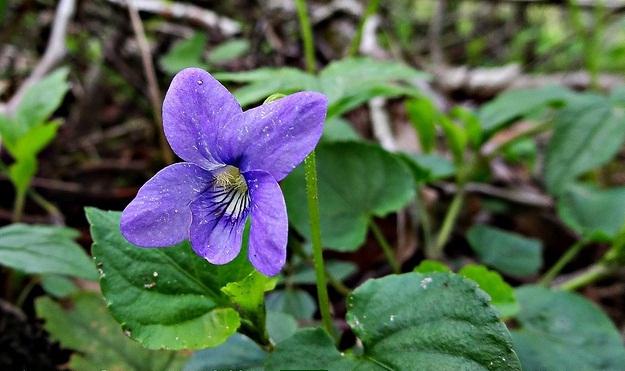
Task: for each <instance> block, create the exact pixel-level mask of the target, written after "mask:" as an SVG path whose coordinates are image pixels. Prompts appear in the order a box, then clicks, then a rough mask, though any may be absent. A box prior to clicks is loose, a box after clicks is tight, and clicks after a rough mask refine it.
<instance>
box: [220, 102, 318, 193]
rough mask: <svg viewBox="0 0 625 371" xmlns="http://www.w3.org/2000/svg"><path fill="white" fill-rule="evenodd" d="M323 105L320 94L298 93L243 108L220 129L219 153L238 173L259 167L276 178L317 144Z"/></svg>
mask: <svg viewBox="0 0 625 371" xmlns="http://www.w3.org/2000/svg"><path fill="white" fill-rule="evenodd" d="M327 108H328V101H327V99H326V97H325V96H324V95H323V94H319V93H314V92H301V93H295V94H291V95H289V96H286V97H284V98H281V99H278V100H277V101H273V102H271V103H266V104H263V105H262V106H259V107H256V108H253V109H251V110H248V111H245V112H243V113H242V114H241V115H239V116H238V117H235V118H233V119H232V120H231V121H230V122H228V124H227V125H226V127H225V129H224V130H222V131H220V133H219V139H218V146H219V147H218V148H219V150H218V151H219V155H220V157H221V159H222V160H224V162H225V163H228V164H232V165H234V166H237V167H238V168H239V169H241V171H242V172H245V171H250V170H263V171H266V172H268V173H269V174H271V175H272V176H273V178H274V179H275V180H277V181H280V180H282V179H283V178H284V177H285V176H286V175H287V174H288V173H289V172H291V171H292V170H293V169H294V168H295V167H296V166H297V165H298V164H299V163H300V162H302V160H304V158H305V157H306V156H307V155H308V154H309V153H310V152H311V151H312V150H313V149H314V148H315V146H316V145H317V142H318V141H319V138H320V137H321V134H322V132H323V121H324V119H325V115H326V111H327Z"/></svg>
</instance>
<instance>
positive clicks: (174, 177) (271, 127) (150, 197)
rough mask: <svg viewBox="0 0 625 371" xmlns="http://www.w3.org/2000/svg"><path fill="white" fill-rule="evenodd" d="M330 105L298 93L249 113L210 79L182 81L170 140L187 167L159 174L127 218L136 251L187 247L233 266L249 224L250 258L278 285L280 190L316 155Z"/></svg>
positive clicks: (201, 74) (199, 75)
mask: <svg viewBox="0 0 625 371" xmlns="http://www.w3.org/2000/svg"><path fill="white" fill-rule="evenodd" d="M326 111H327V99H326V97H325V96H324V95H322V94H319V93H314V92H300V93H295V94H291V95H288V96H285V97H283V98H281V99H279V100H277V101H273V102H271V103H265V104H263V105H261V106H259V107H256V108H253V109H250V110H247V111H245V112H243V111H242V110H241V106H240V105H239V103H238V102H237V101H236V99H235V98H234V96H233V95H232V94H230V92H228V90H227V89H226V88H224V87H223V85H221V84H220V83H219V82H218V81H217V80H215V79H214V78H213V77H212V76H211V75H210V74H209V73H208V72H206V71H203V70H201V69H197V68H188V69H185V70H183V71H181V72H180V73H178V74H177V75H176V76H175V77H174V79H173V81H172V83H171V86H170V87H169V90H168V91H167V95H166V96H165V100H164V102H163V127H164V130H165V136H166V137H167V140H168V141H169V144H170V145H171V148H172V149H173V150H174V152H176V154H177V155H178V156H179V157H180V158H182V159H183V160H184V161H186V162H182V163H177V164H173V165H170V166H167V167H166V168H164V169H162V170H161V171H159V172H158V173H157V174H156V175H155V176H154V177H152V179H150V180H148V181H147V183H145V184H144V185H143V187H141V189H139V193H138V194H137V197H136V198H135V199H134V200H132V202H131V203H130V204H129V205H128V206H127V207H126V209H125V210H124V212H123V214H122V217H121V226H120V228H121V232H122V234H123V235H124V237H125V238H126V239H127V240H128V241H129V242H131V243H133V244H135V245H138V246H140V247H164V246H171V245H174V244H177V243H179V242H182V241H184V240H187V239H188V240H190V242H191V246H192V248H193V250H194V251H195V253H196V254H197V255H199V256H201V257H203V258H204V259H206V260H208V261H209V262H211V263H213V264H226V263H228V262H230V261H232V260H233V259H234V258H235V257H236V256H237V255H238V254H239V251H240V248H241V241H242V238H243V229H244V227H245V221H246V219H247V217H248V216H250V218H251V224H250V236H249V249H248V258H249V260H250V262H251V263H252V264H253V265H254V267H256V269H258V270H259V271H260V272H262V273H264V274H266V275H269V276H273V275H275V274H277V273H278V272H279V271H280V269H281V268H282V266H283V265H284V262H285V260H286V244H287V235H288V221H287V215H286V206H285V203H284V197H283V196H282V191H281V190H280V186H279V185H278V182H279V181H280V180H282V179H283V178H284V177H285V176H287V174H289V173H290V172H291V171H292V170H293V169H294V168H295V167H296V166H297V165H298V164H299V163H301V162H302V161H303V160H304V158H305V157H306V156H307V155H308V154H309V153H310V152H311V151H312V150H313V149H314V148H315V146H316V145H317V142H318V141H319V138H320V137H321V133H322V131H323V121H324V120H325V115H326Z"/></svg>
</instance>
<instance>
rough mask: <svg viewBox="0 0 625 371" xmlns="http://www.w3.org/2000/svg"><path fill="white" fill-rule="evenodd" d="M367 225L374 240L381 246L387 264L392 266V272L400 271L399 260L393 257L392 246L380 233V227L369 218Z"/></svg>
mask: <svg viewBox="0 0 625 371" xmlns="http://www.w3.org/2000/svg"><path fill="white" fill-rule="evenodd" d="M369 227H370V228H371V231H372V232H373V236H375V239H376V241H378V245H380V247H381V248H382V251H383V252H384V256H385V257H386V260H387V261H388V264H389V265H390V266H391V268H393V272H395V273H400V272H401V267H400V265H399V262H398V261H397V259H396V258H395V253H393V248H392V247H391V245H390V244H389V243H388V241H387V240H386V238H384V233H382V231H381V230H380V227H378V225H377V224H375V222H374V221H373V220H371V222H370V223H369Z"/></svg>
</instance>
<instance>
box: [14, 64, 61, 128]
mask: <svg viewBox="0 0 625 371" xmlns="http://www.w3.org/2000/svg"><path fill="white" fill-rule="evenodd" d="M68 74H69V69H67V68H59V69H57V70H56V71H54V72H52V73H50V74H49V75H47V76H46V77H44V78H43V79H42V80H41V81H39V82H36V83H34V84H33V85H31V86H30V87H28V88H27V89H26V92H25V93H24V96H23V97H22V100H21V101H20V103H19V105H18V106H17V109H16V111H15V120H16V122H17V124H18V125H19V127H20V130H23V131H22V133H25V132H27V131H28V129H30V128H32V127H33V126H37V125H39V124H41V123H43V122H45V121H47V120H48V119H49V117H50V116H51V115H52V114H53V113H54V111H56V109H57V108H58V107H59V106H60V105H61V102H63V98H64V97H65V94H66V93H67V91H68V90H69V84H68V83H67V75H68ZM20 136H21V135H20Z"/></svg>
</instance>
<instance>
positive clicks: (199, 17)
mask: <svg viewBox="0 0 625 371" xmlns="http://www.w3.org/2000/svg"><path fill="white" fill-rule="evenodd" d="M108 1H109V2H110V3H113V4H117V5H122V6H128V3H129V2H128V1H127V0H108ZM130 2H131V3H132V5H133V6H134V7H135V8H136V9H137V10H139V11H143V12H150V13H157V14H160V15H162V16H165V17H173V18H178V19H188V20H191V21H193V22H197V23H199V24H201V25H203V26H204V27H207V28H218V29H219V31H220V32H221V33H222V34H223V35H224V36H232V35H236V34H238V33H239V32H241V25H240V24H239V23H238V22H237V21H235V20H232V19H230V18H227V17H224V16H221V15H218V14H217V13H215V12H213V11H210V10H207V9H203V8H200V7H199V6H195V5H191V4H185V3H177V2H172V1H162V0H130Z"/></svg>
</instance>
